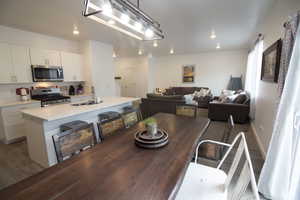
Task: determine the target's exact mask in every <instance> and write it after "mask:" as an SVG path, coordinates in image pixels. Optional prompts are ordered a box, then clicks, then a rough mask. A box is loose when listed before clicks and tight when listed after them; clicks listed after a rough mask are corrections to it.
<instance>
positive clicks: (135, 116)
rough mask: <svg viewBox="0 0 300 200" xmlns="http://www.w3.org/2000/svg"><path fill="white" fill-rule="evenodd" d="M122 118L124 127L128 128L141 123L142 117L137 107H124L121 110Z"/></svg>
mask: <svg viewBox="0 0 300 200" xmlns="http://www.w3.org/2000/svg"><path fill="white" fill-rule="evenodd" d="M122 118H123V120H124V125H125V127H126V128H129V127H131V126H133V125H135V124H136V123H138V122H139V121H141V120H142V119H143V116H142V113H141V110H140V108H139V107H125V108H123V113H122Z"/></svg>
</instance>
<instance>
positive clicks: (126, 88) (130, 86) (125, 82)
mask: <svg viewBox="0 0 300 200" xmlns="http://www.w3.org/2000/svg"><path fill="white" fill-rule="evenodd" d="M135 71H136V70H135V68H133V67H132V68H126V69H124V70H123V73H122V76H123V77H122V81H121V96H123V97H137V80H136V74H135Z"/></svg>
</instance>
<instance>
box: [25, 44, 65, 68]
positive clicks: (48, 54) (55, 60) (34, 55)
mask: <svg viewBox="0 0 300 200" xmlns="http://www.w3.org/2000/svg"><path fill="white" fill-rule="evenodd" d="M30 59H31V64H32V65H49V66H61V58H60V52H59V51H53V50H44V49H36V48H30Z"/></svg>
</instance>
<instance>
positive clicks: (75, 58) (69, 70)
mask: <svg viewBox="0 0 300 200" xmlns="http://www.w3.org/2000/svg"><path fill="white" fill-rule="evenodd" d="M61 63H62V66H63V69H64V80H65V81H84V76H83V58H82V55H80V54H76V53H68V52H61Z"/></svg>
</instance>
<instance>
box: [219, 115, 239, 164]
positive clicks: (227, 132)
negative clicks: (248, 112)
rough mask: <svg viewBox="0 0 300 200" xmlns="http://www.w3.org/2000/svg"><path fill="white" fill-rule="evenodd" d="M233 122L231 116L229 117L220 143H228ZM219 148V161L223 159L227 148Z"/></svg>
mask: <svg viewBox="0 0 300 200" xmlns="http://www.w3.org/2000/svg"><path fill="white" fill-rule="evenodd" d="M234 126H235V124H234V121H233V117H232V115H229V118H228V120H227V126H226V128H225V129H224V133H223V138H222V142H225V143H228V142H229V138H230V135H231V133H232V131H233V129H234ZM218 147H219V148H220V150H219V152H220V159H219V160H221V158H223V157H224V155H225V153H226V149H227V147H225V146H218Z"/></svg>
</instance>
